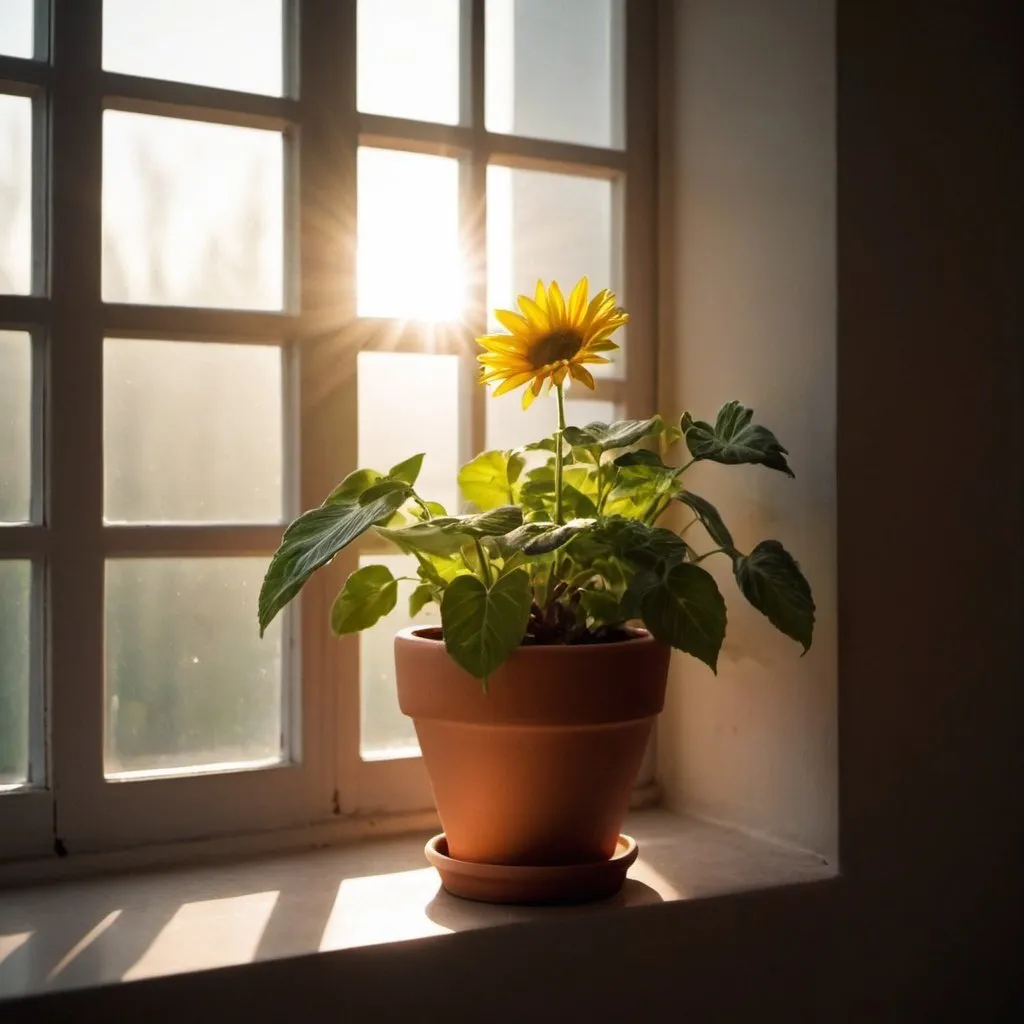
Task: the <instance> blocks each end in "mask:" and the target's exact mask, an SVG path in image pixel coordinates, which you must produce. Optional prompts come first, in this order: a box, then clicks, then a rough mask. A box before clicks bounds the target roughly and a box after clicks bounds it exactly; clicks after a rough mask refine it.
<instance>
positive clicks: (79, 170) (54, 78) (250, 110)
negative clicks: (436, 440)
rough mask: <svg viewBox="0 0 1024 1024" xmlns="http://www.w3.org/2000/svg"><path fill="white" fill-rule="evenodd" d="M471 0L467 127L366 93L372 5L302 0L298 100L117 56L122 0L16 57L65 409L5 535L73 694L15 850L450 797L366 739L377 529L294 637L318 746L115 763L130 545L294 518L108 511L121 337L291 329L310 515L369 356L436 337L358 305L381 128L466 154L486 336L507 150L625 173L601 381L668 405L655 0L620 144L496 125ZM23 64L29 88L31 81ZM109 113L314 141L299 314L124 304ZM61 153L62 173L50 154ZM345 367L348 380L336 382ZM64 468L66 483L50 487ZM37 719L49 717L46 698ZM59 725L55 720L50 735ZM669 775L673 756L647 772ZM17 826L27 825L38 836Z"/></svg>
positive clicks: (49, 417)
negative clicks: (363, 226)
mask: <svg viewBox="0 0 1024 1024" xmlns="http://www.w3.org/2000/svg"><path fill="white" fill-rule="evenodd" d="M462 4H463V18H462V26H463V29H462V31H463V40H462V47H461V54H462V79H463V88H462V111H461V113H462V117H461V123H460V124H459V125H454V126H450V125H435V124H423V123H419V122H413V121H405V120H402V119H399V118H390V117H382V116H379V115H370V114H361V113H359V112H358V111H357V109H356V31H355V26H356V0H289V2H287V3H286V23H287V24H288V25H289V26H291V27H292V28H293V29H294V27H295V26H297V24H298V19H299V17H300V15H301V19H302V31H301V33H297V32H294V31H291V32H290V33H286V37H287V38H286V61H285V65H286V67H285V71H286V74H285V81H286V95H285V96H284V97H267V96H256V95H249V94H243V93H235V92H232V91H230V90H222V89H212V88H208V87H204V86H196V85H186V84H181V83H174V82H164V81H155V80H149V79H142V78H135V77H133V76H128V75H121V74H114V73H111V72H105V71H103V70H102V67H101V38H102V0H52V22H51V23H50V24H51V26H52V33H50V34H51V35H52V40H53V54H54V58H55V59H54V61H53V62H52V63H47V62H46V61H45V60H36V61H25V60H18V59H15V58H0V81H4V82H5V84H4V86H3V88H4V89H5V90H7V91H14V90H15V89H17V90H19V91H26V90H28V91H30V92H31V94H32V95H33V96H34V97H35V98H36V107H37V109H36V118H35V125H36V128H35V131H34V139H35V140H36V146H35V150H36V155H35V159H36V161H37V163H36V172H37V173H36V180H37V181H38V182H40V183H44V182H45V183H48V184H47V185H46V186H45V187H43V186H42V184H40V186H37V187H36V189H35V191H36V193H38V194H37V195H35V196H34V203H35V214H36V216H35V217H34V231H35V232H36V238H35V242H36V245H35V250H34V251H35V259H36V267H35V276H34V281H33V295H31V296H0V326H4V327H8V326H10V327H19V326H20V327H29V328H30V329H31V330H32V331H33V334H34V337H35V338H36V345H35V355H36V366H37V367H38V368H41V372H40V373H37V377H38V379H39V380H40V382H41V381H42V380H44V379H45V380H46V383H47V397H46V402H45V405H44V404H43V403H37V405H38V406H40V407H41V408H45V411H46V413H45V423H43V424H40V430H39V431H37V438H38V437H40V436H41V437H42V438H43V439H44V441H45V444H44V445H36V447H37V449H38V451H39V458H40V465H39V466H38V472H37V475H36V479H35V488H34V494H35V496H36V497H35V500H36V501H37V502H39V505H38V509H37V511H38V513H39V514H38V518H37V520H36V521H35V523H34V524H33V525H29V526H25V527H20V526H19V527H11V528H9V529H7V528H5V530H3V531H0V557H15V556H18V557H24V556H26V555H27V556H32V557H34V558H35V559H36V560H37V564H38V565H40V566H44V565H45V570H46V571H45V577H46V585H45V587H40V588H38V589H39V590H40V592H41V594H42V593H44V594H45V614H40V615H37V616H36V618H37V619H38V620H39V622H40V623H41V624H45V629H46V631H47V634H48V635H47V640H48V645H47V646H48V652H47V656H46V657H45V658H43V657H42V653H41V654H40V659H39V666H42V665H43V664H45V667H46V671H45V673H43V675H44V679H45V685H43V686H39V687H38V688H39V691H40V694H42V693H44V692H47V693H49V694H50V695H51V696H52V700H51V701H50V707H49V712H50V713H49V719H48V722H47V727H48V731H49V739H50V743H49V752H48V753H49V768H50V773H49V777H48V780H47V781H48V786H49V788H46V789H35V790H30V791H26V792H19V793H17V794H3V795H0V836H4V839H3V840H2V841H0V859H3V858H5V857H9V856H26V855H32V854H35V853H39V852H48V851H49V850H52V848H53V840H54V835H53V831H52V829H53V827H54V823H55V825H56V836H57V837H58V838H60V840H61V841H62V842H63V843H64V845H65V846H66V847H67V848H68V849H69V850H71V851H73V852H74V851H82V850H87V849H102V848H110V847H118V846H126V845H131V844H136V843H144V842H166V841H171V840H176V839H181V838H187V837H194V836H207V835H215V834H218V833H224V832H233V831H239V830H248V829H261V828H281V827H288V826H296V827H298V826H301V825H305V824H308V823H311V822H316V821H325V820H329V819H330V817H332V816H333V815H337V814H370V813H374V814H379V813H382V812H397V811H404V810H415V809H421V808H428V807H430V806H431V805H432V799H431V793H430V787H429V783H428V781H427V778H426V773H425V771H424V768H423V765H422V762H421V760H420V759H419V758H399V759H395V760H374V761H364V760H362V759H361V758H360V756H359V721H360V716H359V699H360V694H359V665H358V657H359V654H358V652H359V644H358V638H347V639H345V640H342V641H335V640H334V639H333V638H331V637H330V636H329V635H328V634H327V631H326V629H325V625H324V624H325V623H326V621H327V618H328V612H329V608H330V604H331V601H332V600H333V596H334V594H335V593H336V592H337V590H338V589H340V587H341V586H342V585H343V583H344V580H345V578H346V577H347V575H348V573H349V572H351V571H352V570H354V569H355V568H356V566H357V560H358V557H359V555H360V554H368V553H372V552H373V551H375V550H381V549H382V548H381V547H379V546H378V545H377V544H376V543H375V540H374V539H372V538H364V540H363V542H362V543H360V544H358V545H352V546H351V547H350V548H349V549H347V550H345V551H343V552H341V553H340V554H339V556H338V557H337V558H336V559H335V560H334V562H333V563H332V564H331V565H330V566H328V567H326V569H324V570H322V571H321V572H319V573H318V574H317V575H316V576H315V577H314V578H313V579H312V580H311V581H310V583H309V584H307V586H306V588H305V589H304V591H303V595H302V599H301V610H297V611H296V613H295V614H294V615H293V616H292V619H293V628H294V642H288V643H287V645H286V648H285V653H286V660H288V661H290V662H291V663H293V665H294V668H295V673H296V674H295V676H294V678H295V679H299V678H301V685H300V686H299V688H298V691H297V692H298V698H297V699H298V706H297V707H296V708H295V709H294V710H295V712H296V714H295V718H296V720H297V722H298V723H299V729H298V733H297V735H296V736H295V737H294V750H295V752H296V753H298V754H301V757H300V759H299V760H298V762H297V763H292V764H283V765H280V766H275V767H271V768H266V769H261V770H258V771H239V772H225V773H216V774H208V775H196V776H184V777H172V778H153V779H146V780H133V781H130V782H116V781H106V780H105V779H104V776H103V707H104V700H103V692H104V680H103V675H104V652H103V638H104V621H103V616H104V602H103V584H104V564H105V561H106V559H108V558H111V557H119V556H121V557H124V556H128V555H181V556H185V555H202V554H214V553H216V554H243V553H244V554H259V555H266V556H268V557H269V555H270V554H271V552H272V551H273V549H274V547H275V546H276V543H277V541H278V539H279V537H280V531H281V527H280V525H277V524H267V525H266V526H260V525H255V526H249V525H246V526H232V525H227V526H220V525H213V526H206V525H195V526H191V525H190V526H132V525H128V526H125V525H116V526H105V525H104V524H103V519H102V513H103V472H102V450H103V449H102V443H103V438H102V427H103V408H102V373H103V339H104V338H105V337H140V338H142V337H144V338H151V339H160V338H167V339H171V340H182V339H187V340H197V341H203V340H206V341H211V342H222V343H223V342H239V343H246V344H252V343H266V344H282V345H283V346H284V348H285V349H286V351H289V352H290V353H291V354H292V359H291V361H290V362H291V364H292V367H293V370H294V374H293V378H294V379H293V380H292V381H291V384H290V390H291V391H292V393H293V395H294V399H295V403H296V405H295V406H294V408H297V409H298V410H300V412H301V414H300V415H298V416H293V417H292V420H293V422H294V424H295V426H296V431H297V436H296V437H294V438H293V439H292V444H291V445H289V444H286V447H285V452H286V460H287V459H288V454H289V452H290V451H291V453H292V454H294V450H295V449H296V448H297V449H298V450H299V451H301V452H302V458H301V460H298V461H296V460H294V459H292V460H289V461H290V462H291V463H292V470H293V471H294V473H295V477H296V478H295V480H294V481H292V489H291V491H290V493H289V494H288V497H289V499H291V500H290V501H289V506H290V512H292V513H294V512H295V511H296V510H297V507H298V506H301V507H303V508H308V507H311V506H313V505H315V504H318V503H319V501H320V500H321V498H322V496H323V494H324V493H326V492H327V491H328V490H330V488H331V487H333V486H334V484H335V483H336V482H337V481H338V480H339V479H340V478H341V477H343V476H344V475H345V473H346V472H348V471H350V470H351V469H352V468H353V467H354V466H355V464H356V458H357V438H356V358H357V353H358V351H359V350H361V349H362V350H374V349H380V348H383V347H384V346H385V344H386V347H387V348H388V349H389V350H394V349H395V345H396V341H395V339H396V338H398V339H399V340H398V347H399V350H400V349H401V348H402V347H405V348H407V350H409V351H417V350H421V348H422V343H421V340H420V337H421V336H420V335H419V333H418V331H419V329H418V328H417V327H416V326H415V325H411V326H410V325H408V324H405V325H399V324H397V323H395V322H392V321H386V320H383V321H367V320H357V319H356V316H355V310H356V302H355V279H356V278H355V224H356V153H357V149H358V147H359V146H377V147H385V148H388V147H390V148H399V149H405V150H412V151H417V152H423V153H429V154H434V155H439V156H456V157H458V158H459V160H460V194H461V198H460V232H461V237H462V240H463V247H464V251H465V253H466V254H467V264H468V266H467V273H468V279H469V282H470V285H469V288H470V290H469V295H468V301H467V308H468V315H467V321H468V325H467V326H468V329H467V330H466V331H465V334H469V333H472V334H474V335H475V334H481V333H484V331H485V330H486V301H487V296H486V291H485V289H486V279H487V276H486V215H485V209H486V173H487V166H488V165H489V164H490V163H495V164H501V165H504V166H509V167H527V168H537V169H542V170H547V171H559V172H563V173H571V174H574V175H593V176H598V177H603V178H608V179H612V180H616V181H618V182H619V183H620V185H621V187H620V188H619V190H618V191H619V197H620V202H621V211H620V213H621V215H620V217H619V220H620V222H621V224H622V225H623V231H624V235H623V238H622V240H621V245H619V246H618V247H617V248H618V250H619V251H618V256H619V258H620V259H621V260H622V268H623V273H622V277H621V289H622V295H623V298H624V301H625V302H627V303H628V305H629V309H630V313H631V324H630V336H631V344H630V349H629V356H628V367H627V375H626V377H625V378H624V379H622V380H602V381H601V384H600V391H599V393H598V394H597V395H596V396H594V397H595V398H597V400H603V401H609V400H611V401H614V402H616V403H617V404H618V405H619V407H620V408H621V409H622V411H623V413H624V414H625V415H627V416H641V415H647V414H648V413H649V411H650V409H651V408H652V407H653V406H654V404H655V398H656V388H655V378H654V360H655V352H654V348H653V339H654V337H655V330H654V327H655V322H654V289H655V284H656V281H655V250H654V246H655V241H654V207H653V203H654V200H653V197H654V194H655V193H654V181H655V172H656V168H655V159H654V124H653V118H652V114H651V111H652V110H653V102H652V101H653V98H654V89H655V83H654V70H653V68H652V66H651V61H650V53H651V52H653V40H654V5H653V4H652V3H629V4H627V5H626V19H627V25H626V72H625V74H626V84H627V88H626V123H627V125H628V126H629V132H628V136H627V139H626V148H625V149H624V150H611V149H609V150H604V149H597V148H593V147H587V146H579V145H574V144H570V143H561V142H554V141H548V140H538V139H529V138H521V137H517V136H506V135H497V134H492V133H489V132H487V131H486V129H485V126H484V75H483V70H484V68H483V58H484V50H485V45H484V32H485V28H484V10H485V3H484V0H462ZM37 6H38V9H39V10H38V12H37V13H38V14H39V15H41V16H39V17H37V26H38V31H37V36H38V37H39V49H38V50H37V52H38V54H39V55H40V56H43V57H45V42H46V40H47V38H48V36H47V31H46V25H47V15H48V14H49V12H50V5H49V3H47V2H45V0H39V2H38V4H37ZM300 51H301V52H300ZM12 81H13V82H16V83H18V84H17V85H16V86H11V85H10V84H7V83H9V82H12ZM105 109H117V110H131V111H137V112H142V113H151V114H160V115H164V116H176V117H185V118H191V119H198V120H209V121H213V122H216V123H223V124H236V125H243V126H249V127H259V128H274V129H276V130H281V131H284V132H285V133H286V134H287V135H288V136H289V137H290V139H291V143H292V144H291V146H290V147H288V146H286V151H287V152H288V153H289V160H288V164H287V167H286V175H285V189H286V253H285V266H286V275H288V276H287V277H286V282H285V301H286V304H285V309H284V311H283V312H278V313H275V312H253V311H233V310H222V309H191V308H182V307H155V306H145V305H134V304H121V303H107V304H104V303H103V302H102V301H101V291H100V252H101V246H100V241H101V210H100V204H99V197H100V194H101V189H102V116H103V110H105ZM300 145H301V152H300V149H299V147H300ZM300 165H301V174H300V173H299V170H300ZM44 169H45V170H47V171H48V172H49V173H48V174H44V173H41V172H42V171H43V170H44ZM47 193H48V194H47ZM82 197H92V198H93V201H83V199H82ZM47 214H49V216H47ZM325 223H326V224H334V225H341V226H346V230H344V231H342V232H340V234H339V237H338V238H336V239H334V240H333V241H332V240H331V239H328V238H327V237H326V235H327V232H325V231H324V225H325ZM43 243H45V244H43ZM44 254H46V258H43V255H44ZM44 296H46V297H44ZM385 339H386V341H385ZM439 339H440V341H439ZM641 339H643V341H644V342H649V343H641ZM470 348H471V347H467V346H466V345H464V344H459V343H457V339H456V338H455V337H454V336H453V337H451V338H450V339H449V341H448V342H445V340H444V336H443V332H441V333H440V334H435V336H434V340H433V348H432V350H435V351H446V350H447V351H455V352H458V354H459V355H460V356H461V358H462V364H461V365H462V368H463V370H462V373H461V385H460V394H459V399H460V408H461V409H462V422H463V424H464V429H463V431H462V438H461V442H460V446H461V450H460V457H461V459H462V461H465V459H468V458H469V457H471V455H472V454H473V453H474V452H477V451H480V450H481V449H482V448H483V447H484V444H485V415H484V412H485V406H484V402H485V399H486V392H485V390H484V389H483V388H482V387H480V386H479V384H478V383H477V373H476V362H475V358H474V354H473V352H472V351H471V350H470ZM325 382H329V384H330V386H329V388H327V389H326V390H325ZM40 386H41V385H40ZM579 397H580V398H581V399H582V400H586V399H587V398H588V397H590V396H588V395H580V396H579ZM286 408H287V403H286ZM43 481H45V483H46V484H47V486H46V487H45V488H44V487H42V486H40V484H41V482H43ZM296 498H297V500H295V499H296ZM37 575H38V574H37ZM41 600H42V598H41ZM37 610H42V609H41V608H40V609H37ZM42 649H43V645H42V642H41V641H40V651H41V652H42ZM300 653H301V676H300V674H299V665H300V657H299V655H300ZM37 667H38V666H37ZM37 683H38V681H37ZM36 717H37V719H38V720H39V722H40V723H42V720H43V718H42V715H37V716H36ZM41 728H42V725H41V724H40V729H41ZM41 739H42V732H41V731H40V737H39V745H41ZM36 752H37V755H38V754H40V753H41V751H38V750H37V751H36ZM649 774H650V765H648V769H647V771H646V772H645V779H646V777H649ZM645 779H642V780H641V781H645ZM54 792H56V793H57V794H58V799H57V802H56V808H54V801H53V793H54ZM10 836H17V840H16V843H17V845H15V841H14V840H11V839H8V838H7V837H10Z"/></svg>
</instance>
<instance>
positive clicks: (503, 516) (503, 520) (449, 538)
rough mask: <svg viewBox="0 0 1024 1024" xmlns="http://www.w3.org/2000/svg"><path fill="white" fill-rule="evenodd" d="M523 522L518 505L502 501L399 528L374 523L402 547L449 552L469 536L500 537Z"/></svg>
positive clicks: (383, 535)
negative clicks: (485, 509)
mask: <svg viewBox="0 0 1024 1024" xmlns="http://www.w3.org/2000/svg"><path fill="white" fill-rule="evenodd" d="M522 523H523V510H522V509H521V508H519V506H518V505H502V506H501V507H500V508H494V509H491V510H490V511H488V512H478V513H475V514H473V515H467V516H438V517H437V518H436V519H430V520H426V521H423V522H419V523H413V524H412V525H410V526H402V527H399V528H398V529H394V530H393V529H389V528H388V527H382V526H378V527H377V532H378V533H379V534H380V535H381V536H382V537H386V538H387V539H388V540H390V541H391V542H392V543H393V544H396V545H397V546H398V547H400V548H401V549H402V550H403V551H409V552H415V551H422V552H429V553H430V554H433V555H451V554H454V553H455V552H456V551H458V550H459V549H460V548H461V547H462V545H463V544H465V543H466V541H467V540H468V539H470V538H480V537H501V536H503V535H504V534H506V533H509V532H510V531H511V530H514V529H516V527H518V526H521V525H522Z"/></svg>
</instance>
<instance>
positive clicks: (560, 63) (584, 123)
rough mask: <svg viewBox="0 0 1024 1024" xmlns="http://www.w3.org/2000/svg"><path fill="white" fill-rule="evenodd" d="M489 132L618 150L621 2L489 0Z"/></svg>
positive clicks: (622, 56)
mask: <svg viewBox="0 0 1024 1024" xmlns="http://www.w3.org/2000/svg"><path fill="white" fill-rule="evenodd" d="M486 4H487V8H486V13H487V42H486V47H487V49H486V62H487V81H486V90H487V93H486V104H485V116H486V120H487V128H488V130H489V131H492V132H503V133H505V134H507V135H526V136H529V137H531V138H536V139H554V140H556V141H558V142H575V143H578V144H580V145H584V146H602V147H605V148H610V147H614V148H621V147H622V145H623V142H624V140H623V131H622V123H623V101H624V95H623V68H624V65H625V49H624V42H625V31H624V27H623V3H622V0H557V2H553V0H486Z"/></svg>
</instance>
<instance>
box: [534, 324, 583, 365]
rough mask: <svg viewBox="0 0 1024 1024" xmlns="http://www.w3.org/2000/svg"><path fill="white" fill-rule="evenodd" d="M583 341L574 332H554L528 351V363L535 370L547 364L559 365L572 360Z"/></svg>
mask: <svg viewBox="0 0 1024 1024" xmlns="http://www.w3.org/2000/svg"><path fill="white" fill-rule="evenodd" d="M582 345H583V340H582V339H581V338H580V336H579V335H578V334H576V333H575V332H574V331H556V332H555V333H554V334H549V335H547V336H546V337H544V338H541V340H540V341H538V342H537V344H536V345H534V346H533V348H532V349H531V350H530V362H531V363H533V368H534V369H535V370H539V369H541V367H543V366H547V365H548V364H549V363H560V362H561V361H562V360H563V359H572V357H573V356H574V355H576V353H577V352H579V350H580V347H581V346H582Z"/></svg>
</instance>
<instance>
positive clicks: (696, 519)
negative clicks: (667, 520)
mask: <svg viewBox="0 0 1024 1024" xmlns="http://www.w3.org/2000/svg"><path fill="white" fill-rule="evenodd" d="M699 521H700V516H694V517H693V518H692V519H691V520H690V521H689V522H688V523H687V524H686V525H685V526H684V527H683V528H682V529H681V530H680V531H679V536H680V537H682V535H683V534H684V533H686V531H687V530H688V529H689V528H690V527H691V526H693V524H694V523H696V522H699Z"/></svg>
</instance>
